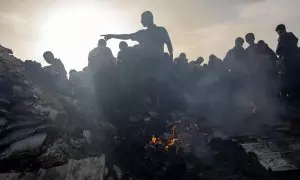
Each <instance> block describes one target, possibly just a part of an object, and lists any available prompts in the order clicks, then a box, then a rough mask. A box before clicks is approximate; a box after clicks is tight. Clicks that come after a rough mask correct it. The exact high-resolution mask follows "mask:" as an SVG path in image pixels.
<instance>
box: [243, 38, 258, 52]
mask: <svg viewBox="0 0 300 180" xmlns="http://www.w3.org/2000/svg"><path fill="white" fill-rule="evenodd" d="M245 40H246V42H247V43H248V44H249V46H248V47H247V48H246V52H247V53H248V55H249V56H252V57H254V56H255V54H256V48H257V44H256V43H255V36H254V34H253V33H248V34H246V36H245Z"/></svg>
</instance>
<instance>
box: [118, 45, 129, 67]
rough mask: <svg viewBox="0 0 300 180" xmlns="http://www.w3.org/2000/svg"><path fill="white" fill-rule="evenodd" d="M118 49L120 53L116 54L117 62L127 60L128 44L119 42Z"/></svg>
mask: <svg viewBox="0 0 300 180" xmlns="http://www.w3.org/2000/svg"><path fill="white" fill-rule="evenodd" d="M119 49H120V51H119V52H118V57H117V59H118V60H119V62H122V61H126V60H128V56H129V49H128V44H127V43H126V42H125V41H121V42H120V44H119Z"/></svg>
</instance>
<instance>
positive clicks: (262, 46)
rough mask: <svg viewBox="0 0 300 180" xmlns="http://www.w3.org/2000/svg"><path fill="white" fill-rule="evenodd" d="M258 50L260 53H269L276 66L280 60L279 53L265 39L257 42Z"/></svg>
mask: <svg viewBox="0 0 300 180" xmlns="http://www.w3.org/2000/svg"><path fill="white" fill-rule="evenodd" d="M256 52H257V53H259V54H264V55H267V56H268V57H269V59H270V60H271V61H272V63H273V65H274V66H276V63H277V61H278V58H277V55H276V53H275V52H274V51H273V50H272V49H271V48H270V47H269V45H268V44H267V43H266V42H265V41H263V40H259V41H258V42H257V49H256Z"/></svg>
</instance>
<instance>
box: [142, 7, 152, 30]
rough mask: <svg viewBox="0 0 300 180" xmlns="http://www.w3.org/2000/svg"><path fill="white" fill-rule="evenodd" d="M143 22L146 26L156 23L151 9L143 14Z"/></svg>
mask: <svg viewBox="0 0 300 180" xmlns="http://www.w3.org/2000/svg"><path fill="white" fill-rule="evenodd" d="M141 23H142V25H143V26H144V27H149V26H151V25H153V24H154V20H153V14H152V13H151V12H150V11H145V12H143V14H142V19H141Z"/></svg>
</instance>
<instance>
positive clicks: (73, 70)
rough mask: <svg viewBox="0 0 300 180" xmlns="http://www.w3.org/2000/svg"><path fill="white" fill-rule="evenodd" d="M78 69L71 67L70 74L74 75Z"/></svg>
mask: <svg viewBox="0 0 300 180" xmlns="http://www.w3.org/2000/svg"><path fill="white" fill-rule="evenodd" d="M76 72H77V71H76V70H75V69H71V70H70V71H69V76H73V75H74V73H76Z"/></svg>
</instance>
